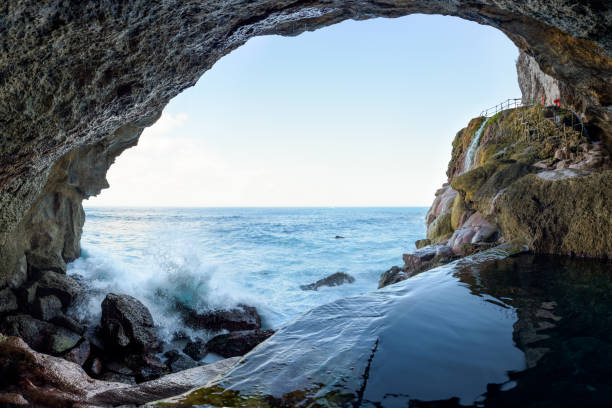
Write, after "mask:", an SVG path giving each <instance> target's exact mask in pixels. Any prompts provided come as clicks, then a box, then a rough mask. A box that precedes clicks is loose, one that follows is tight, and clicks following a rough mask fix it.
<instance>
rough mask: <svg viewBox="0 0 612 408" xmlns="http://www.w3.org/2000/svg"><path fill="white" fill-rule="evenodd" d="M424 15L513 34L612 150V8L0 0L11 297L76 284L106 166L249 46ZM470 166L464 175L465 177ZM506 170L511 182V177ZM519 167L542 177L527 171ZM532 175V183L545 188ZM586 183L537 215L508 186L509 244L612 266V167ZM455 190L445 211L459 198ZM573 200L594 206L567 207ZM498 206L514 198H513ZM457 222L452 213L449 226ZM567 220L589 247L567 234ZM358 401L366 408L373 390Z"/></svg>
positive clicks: (6, 266)
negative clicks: (73, 269) (173, 103)
mask: <svg viewBox="0 0 612 408" xmlns="http://www.w3.org/2000/svg"><path fill="white" fill-rule="evenodd" d="M415 13H421V14H441V15H449V16H456V17H460V18H463V19H466V20H470V21H474V22H476V23H479V24H484V25H489V26H492V27H494V28H496V29H499V30H500V31H502V32H503V33H504V34H506V35H507V36H508V38H509V39H510V40H511V41H512V42H513V43H514V44H515V45H516V46H517V47H518V49H519V50H520V56H519V60H518V63H517V71H518V77H519V84H520V86H521V91H522V94H523V95H522V98H523V101H533V100H538V101H539V100H540V99H541V100H542V104H544V105H552V104H555V103H556V101H557V100H561V101H563V106H564V108H565V109H567V110H569V111H571V112H572V114H573V115H574V116H575V117H577V118H579V120H580V122H581V124H583V126H584V129H585V132H587V133H588V135H589V138H590V139H591V140H593V141H596V142H598V143H600V145H601V146H603V149H607V150H608V151H609V150H612V127H611V126H610V123H612V121H611V120H610V106H612V100H611V97H610V95H611V94H612V92H611V90H612V85H611V84H612V80H611V75H612V74H611V73H612V56H611V55H612V42H611V39H610V34H609V30H610V24H611V22H610V6H609V5H608V4H607V3H606V2H604V1H590V0H589V1H580V2H569V1H564V2H557V3H555V4H550V2H547V1H544V0H538V1H533V2H529V3H528V4H525V3H523V2H516V1H509V0H508V1H505V0H502V1H495V2H491V1H463V0H457V1H444V0H441V1H421V0H416V1H347V2H341V1H334V0H331V1H294V2H290V1H275V2H262V1H255V2H248V3H245V2H232V1H230V2H222V3H216V2H212V3H211V2H202V1H195V0H194V1H189V2H181V1H175V0H170V1H165V2H162V3H154V2H150V1H148V0H136V1H132V2H129V3H126V2H122V1H115V0H111V1H108V2H105V3H99V2H94V1H87V2H71V1H65V0H53V1H51V2H49V4H47V5H46V6H45V7H42V6H40V5H39V4H37V2H34V1H31V0H28V1H12V0H9V1H8V2H6V4H4V5H2V6H0V50H2V52H1V53H0V101H1V102H0V124H1V125H0V128H1V130H2V143H1V145H0V150H1V156H0V166H1V168H2V172H1V173H0V174H1V175H0V203H1V210H0V259H1V260H2V262H1V263H0V290H1V291H2V292H3V293H4V292H6V291H8V292H7V293H9V292H11V291H18V290H20V289H21V288H22V286H23V285H25V284H26V283H27V282H28V281H29V280H30V279H31V277H32V276H37V275H39V274H41V273H42V274H44V273H46V272H47V271H49V272H53V273H57V274H65V272H66V268H67V264H68V263H70V262H72V261H74V260H75V259H77V258H78V257H79V255H80V253H81V249H80V237H81V234H82V228H83V223H84V219H85V214H84V211H83V208H82V201H83V200H84V199H87V198H89V197H91V196H95V195H97V194H99V193H100V191H101V190H102V189H104V188H107V187H108V183H107V181H106V172H107V171H108V169H109V167H110V166H111V165H112V163H113V162H114V160H115V158H116V157H117V156H118V155H119V154H121V152H122V151H124V150H125V149H127V148H129V147H132V146H134V145H135V144H136V143H137V142H138V138H139V137H140V135H141V133H142V132H143V130H144V129H145V128H146V127H148V126H151V125H152V124H153V123H155V121H156V120H157V119H158V118H159V117H160V115H161V112H162V110H163V109H164V107H165V106H166V105H167V104H168V102H169V101H170V100H171V99H172V98H173V97H175V96H176V95H178V94H179V93H180V92H182V91H183V90H185V89H186V88H189V87H191V86H193V85H194V84H195V83H196V82H197V80H198V79H199V78H200V77H201V76H202V75H203V74H204V73H205V72H206V71H207V70H209V69H210V68H211V67H212V66H213V65H214V64H215V62H216V61H218V60H219V59H220V58H222V57H223V56H224V55H226V54H228V53H229V52H231V51H232V50H234V49H236V48H237V47H240V46H241V45H242V44H244V43H245V42H246V41H247V40H248V39H249V38H252V37H255V36H260V35H268V34H279V35H283V36H295V35H299V34H300V33H303V32H305V31H311V30H316V29H318V28H321V27H325V26H329V25H332V24H335V23H338V22H341V21H344V20H348V19H353V20H365V19H371V18H376V17H386V18H394V17H401V16H405V15H410V14H415ZM574 116H572V118H573V117H574ZM485 124H486V122H485ZM480 125H482V121H481V122H478V123H476V122H474V123H472V122H470V124H469V125H468V127H467V128H466V129H471V131H472V132H474V130H475V129H477V128H478V127H479V126H480ZM483 126H484V125H483ZM458 137H459V136H458ZM462 154H465V152H463V153H462ZM483 167H484V166H483ZM455 170H456V169H455ZM455 170H453V169H449V172H450V174H449V179H450V178H454V176H455V173H457V172H456V171H455ZM463 170H465V169H463ZM494 170H495V171H496V172H497V171H499V173H496V174H500V173H501V171H502V170H503V169H502V170H499V169H494ZM511 170H512V171H514V172H515V173H516V174H518V173H520V176H523V175H524V174H526V173H525V169H524V168H523V167H520V166H515V167H512V169H511ZM492 171H493V170H492ZM504 171H505V170H504ZM509 171H510V170H508V171H506V173H503V174H501V175H499V177H507V173H508V172H509ZM457 174H458V173H457ZM451 176H452V177H451ZM532 176H533V177H532V178H531V179H530V182H532V183H536V181H537V183H542V182H541V181H539V180H535V177H536V176H535V175H532ZM583 176H584V177H589V179H588V182H585V183H581V182H580V181H579V182H576V181H575V180H574V181H571V180H570V181H564V182H563V183H565V184H563V185H558V186H555V187H550V188H549V187H546V189H545V188H540V187H539V184H538V187H537V188H539V189H540V190H538V191H539V193H538V194H541V195H543V196H550V195H553V197H552V203H548V202H546V203H544V204H542V198H541V196H538V194H534V197H535V199H534V204H533V205H531V206H523V205H521V204H520V202H519V204H517V200H519V201H520V198H521V197H522V195H523V191H524V190H521V189H520V188H518V187H517V188H516V189H515V190H512V189H511V190H508V191H509V193H508V194H506V196H505V198H504V197H502V199H501V200H499V205H500V206H501V210H500V211H499V217H500V224H501V226H502V230H503V232H504V235H505V236H506V237H507V238H509V239H510V238H512V240H513V241H516V240H520V241H521V242H520V243H521V244H522V245H523V247H525V248H527V249H529V250H531V251H533V252H536V253H545V254H553V255H554V254H557V255H560V254H563V255H567V254H570V255H579V256H586V257H596V258H610V257H612V248H611V247H610V245H612V239H611V238H612V237H611V234H612V228H611V226H610V222H611V221H610V220H611V217H610V213H609V211H610V209H609V208H608V209H606V204H605V203H606V202H609V197H610V195H611V194H612V187H611V184H610V180H611V179H612V175H611V174H610V171H609V170H606V169H604V170H603V171H601V172H598V173H597V174H594V175H593V174H589V175H588V176H586V175H584V174H582V173H581V174H580V177H583ZM481 177H484V176H481ZM486 177H490V174H486ZM551 177H552V176H551ZM465 179H466V178H465V177H464V178H463V179H460V178H457V181H456V182H455V183H454V184H453V185H452V186H453V188H455V187H457V188H460V187H461V184H460V183H464V184H463V185H465V183H468V184H469V183H471V182H472V181H470V180H465ZM544 179H546V178H544ZM555 180H556V179H555ZM502 181H503V180H502ZM525 183H527V182H525ZM520 187H521V188H525V186H524V185H521V186H520ZM444 188H445V189H446V190H445V191H441V192H440V194H439V196H437V198H436V200H438V201H439V202H441V201H442V200H446V199H447V198H448V197H447V196H448V194H447V192H448V187H444ZM504 188H505V187H504ZM465 191H466V194H467V195H466V196H462V197H463V198H462V199H463V200H465V201H469V200H471V199H474V201H476V200H477V198H478V197H477V195H476V192H474V193H473V194H472V192H470V191H469V189H468V188H466V189H465ZM568 196H569V197H580V200H577V201H576V202H573V203H570V204H567V203H566V202H565V201H567V200H568V198H567V197H568ZM454 197H455V196H453V197H452V198H453V199H454ZM466 197H467V198H466ZM517 197H518V198H517ZM555 197H557V200H556V201H555ZM488 200H489V201H487V202H486V203H487V204H496V205H497V204H498V203H497V201H496V200H497V196H495V197H493V198H491V197H488ZM561 201H564V203H563V205H561V204H559V203H560V202H561ZM601 203H603V204H601ZM557 204H559V205H558V207H555V206H556V205H557ZM440 205H442V204H440ZM444 205H446V204H444ZM434 206H436V202H434ZM576 206H579V207H580V206H582V207H580V208H582V209H583V210H582V212H581V211H578V212H577V213H576V214H577V215H576V219H577V220H578V221H579V223H581V226H580V228H578V229H572V228H570V227H567V228H566V225H565V224H563V222H565V221H558V220H559V219H560V218H563V217H562V215H563V214H565V215H566V216H567V215H568V213H571V212H572V211H573V210H574V209H575V207H576ZM592 206H594V207H592ZM551 207H555V208H553V209H552V210H550V211H549V210H548V209H549V208H551ZM543 209H544V210H543ZM529 211H532V212H529ZM547 211H548V212H547ZM534 212H537V213H541V214H542V217H541V218H538V219H537V220H536V221H535V224H534V223H533V222H532V223H530V222H529V220H530V219H532V218H533V214H534ZM434 213H435V211H434ZM516 214H519V215H516ZM560 214H561V215H560ZM592 214H595V216H594V217H593V216H592ZM441 215H442V214H441V213H440V212H437V213H435V214H434V216H433V218H432V219H431V220H428V223H429V224H432V225H434V228H432V229H437V230H436V231H434V232H432V233H431V237H430V236H429V235H430V234H429V232H428V239H432V240H434V241H435V240H436V239H439V238H440V236H442V235H444V233H447V232H448V231H446V230H444V229H443V227H444V226H443V225H442V220H441V218H440V221H439V222H438V220H436V218H438V217H440V216H441ZM551 220H554V221H551ZM452 222H453V221H452V220H451V214H450V213H449V214H448V217H447V218H445V220H444V223H446V224H450V223H452ZM557 223H559V225H562V226H563V228H562V229H563V231H564V233H565V234H566V235H567V236H570V237H571V238H572V240H573V242H567V240H564V239H562V238H558V239H557V236H556V235H555V233H556V232H557V230H555V229H554V226H553V224H555V225H556V224H557ZM455 229H456V228H453V230H455ZM568 231H569V232H568ZM589 231H591V232H590V234H591V235H592V236H589ZM451 232H452V231H451ZM551 236H552V237H553V238H551ZM446 238H448V236H447V237H446ZM574 241H579V242H578V244H575V242H574ZM591 248H592V249H591ZM515 250H516V247H513V248H510V249H508V251H509V252H513V251H515ZM488 261H491V260H490V259H489V260H488ZM423 279H426V278H423ZM427 279H433V280H435V279H436V278H435V277H433V278H427ZM398 291H400V290H399V289H398ZM384 293H390V292H384ZM380 296H385V295H380ZM9 297H10V296H9ZM14 297H15V296H13V298H14ZM15 302H16V301H15ZM8 303H10V302H8ZM9 306H10V305H9ZM9 309H10V307H9ZM9 311H13V310H9ZM396 312H397V310H396V309H395V310H390V311H389V312H388V313H389V314H390V315H393V314H394V313H396ZM3 313H4V311H3ZM533 313H536V314H537V311H533ZM315 314H316V313H315ZM529 316H530V317H529V318H531V315H529ZM369 318H371V316H367V314H364V319H369ZM527 320H529V319H527ZM313 327H316V324H313ZM286 335H287V336H290V333H286ZM519 337H520V336H519ZM266 344H267V343H266ZM11 347H13V348H11ZM378 347H379V343H378V340H376V341H374V342H371V344H370V343H368V344H361V345H360V348H359V350H360V351H361V352H363V353H365V354H367V353H369V352H371V353H372V355H371V357H370V359H369V360H368V364H367V365H366V367H365V370H366V371H365V373H364V374H363V378H366V379H367V377H368V375H369V374H368V373H369V370H370V363H372V361H373V358H374V354H375V353H376V352H377V350H378ZM18 349H19V346H16V345H15V344H11V345H10V347H9V350H10V352H15V350H18ZM264 349H265V347H264ZM362 349H363V350H362ZM274 352H278V350H276V351H275V350H272V353H274ZM36 358H42V359H43V360H44V357H36ZM260 358H262V357H261V355H257V356H254V357H253V360H251V365H247V366H246V368H245V369H244V370H243V371H244V372H245V373H246V374H237V376H238V377H237V378H238V380H239V379H240V375H247V376H248V375H249V370H251V366H252V365H255V366H256V365H257V364H258V359H260ZM253 361H254V362H253ZM75 375H76V374H75ZM79 375H80V374H79ZM77 377H78V375H77ZM72 378H73V379H74V382H78V381H81V380H82V379H81V378H80V377H79V378H76V377H72ZM55 381H56V382H55V386H56V387H57V388H62V387H67V389H70V385H69V384H70V381H71V380H66V381H63V380H62V378H61V375H60V376H59V379H58V377H56V378H55ZM233 381H236V378H234V379H233ZM230 382H231V381H230ZM220 384H222V385H223V386H225V385H227V384H228V382H227V381H226V383H220ZM276 385H277V384H273V386H276ZM364 387H365V386H364ZM357 389H359V387H357ZM217 391H218V390H217ZM222 391H223V390H222ZM71 392H72V391H71ZM83 392H85V394H83ZM83 392H81V393H80V394H79V392H76V394H78V397H77V398H76V399H77V400H81V401H86V400H87V395H89V394H88V393H91V390H85V391H83ZM215 392H216V391H215ZM223 392H225V391H223ZM490 392H493V391H490ZM230 394H231V393H230ZM165 396H167V395H165ZM235 397H236V395H234V394H231V395H229V396H227V398H230V399H231V398H235ZM303 397H304V396H303V395H301V394H300V395H283V398H284V399H282V400H279V401H276V400H274V401H267V402H266V404H268V405H271V406H275V405H279V406H282V405H283V404H289V405H291V404H292V401H293V402H295V401H296V398H298V399H299V398H303ZM202 398H203V400H204V401H209V400H210V399H207V398H209V396H208V395H206V396H202V395H198V396H197V398H196V399H195V401H200V400H202ZM355 398H357V399H356V401H357V405H360V404H361V403H362V401H363V398H364V395H363V390H361V393H360V392H359V391H357V393H356V397H355ZM185 401H188V400H184V401H183V403H184V402H185ZM351 401H353V400H351ZM351 403H353V402H351ZM455 403H457V401H455ZM448 406H453V405H448Z"/></svg>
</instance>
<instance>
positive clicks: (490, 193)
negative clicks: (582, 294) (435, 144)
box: [427, 105, 612, 258]
mask: <svg viewBox="0 0 612 408" xmlns="http://www.w3.org/2000/svg"><path fill="white" fill-rule="evenodd" d="M485 120H487V122H486V124H485V125H484V129H483V130H481V131H482V135H481V139H480V141H479V142H478V144H477V149H476V151H475V153H474V157H473V160H472V165H471V167H470V168H465V167H466V166H467V163H469V162H470V160H467V161H466V160H465V158H466V155H467V154H468V149H469V147H470V145H471V144H472V142H473V140H474V137H475V134H476V133H477V130H478V129H479V128H480V127H481V125H482V124H483V122H484V121H485ZM610 170H612V162H611V160H610V154H609V152H608V150H607V149H606V147H605V145H603V144H602V143H600V142H597V141H594V140H591V139H590V138H589V135H588V133H587V131H586V129H585V127H584V126H583V125H582V123H581V122H580V121H579V120H578V118H577V117H575V116H574V114H573V113H572V112H571V111H569V110H565V109H560V108H557V107H544V106H541V105H531V106H527V107H521V108H516V109H508V110H504V111H502V112H499V113H497V114H496V115H494V116H493V117H491V118H488V119H486V118H484V117H480V118H475V119H472V120H471V121H470V122H469V124H468V126H467V127H466V128H465V129H462V130H461V131H459V132H458V133H457V135H456V137H455V139H454V141H453V149H452V153H451V160H450V163H449V165H448V171H447V175H448V183H447V184H445V185H444V186H443V188H442V189H441V190H439V191H438V192H437V193H436V199H435V201H434V204H433V205H432V207H431V209H430V211H429V213H428V217H427V223H428V230H427V238H428V239H429V240H430V241H431V242H432V243H446V244H448V245H449V246H451V248H452V249H453V252H454V253H455V254H457V255H459V254H462V253H465V251H466V248H464V247H470V248H471V247H472V246H473V245H475V244H487V243H493V242H498V243H499V242H503V241H506V240H513V241H517V242H520V243H524V244H526V245H527V246H528V247H529V248H530V249H532V250H534V251H536V252H543V253H553V254H573V255H579V256H588V257H602V258H611V257H612V207H610V205H609V203H610V202H612V171H610ZM433 215H435V216H433ZM492 228H495V229H497V233H496V234H494V233H490V232H491V231H492V230H491V229H492ZM485 230H486V231H487V233H486V234H485V233H483V232H482V231H485ZM485 237H486V239H485ZM482 246H483V248H484V247H487V245H482Z"/></svg>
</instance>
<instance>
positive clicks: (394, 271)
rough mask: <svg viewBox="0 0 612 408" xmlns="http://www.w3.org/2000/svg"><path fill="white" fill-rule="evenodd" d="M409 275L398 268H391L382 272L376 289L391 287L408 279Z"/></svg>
mask: <svg viewBox="0 0 612 408" xmlns="http://www.w3.org/2000/svg"><path fill="white" fill-rule="evenodd" d="M408 277H409V275H407V274H406V271H404V270H403V269H402V268H400V267H398V266H392V267H391V269H389V270H388V271H385V272H383V274H382V275H380V279H379V280H378V289H380V288H384V287H385V286H388V285H392V284H394V283H397V282H401V281H403V280H405V279H408Z"/></svg>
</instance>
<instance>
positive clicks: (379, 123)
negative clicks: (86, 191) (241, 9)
mask: <svg viewBox="0 0 612 408" xmlns="http://www.w3.org/2000/svg"><path fill="white" fill-rule="evenodd" d="M517 57H518V50H517V48H516V46H514V44H513V43H512V42H511V41H510V40H509V39H508V38H507V37H506V36H505V35H504V34H503V33H501V32H500V31H498V30H496V29H494V28H491V27H488V26H482V25H479V24H476V23H473V22H469V21H465V20H461V19H458V18H455V17H444V16H427V15H411V16H407V17H402V18H397V19H380V18H379V19H373V20H368V21H359V22H356V21H345V22H343V23H340V24H336V25H334V26H331V27H327V28H324V29H320V30H317V31H315V32H308V33H304V34H301V35H299V36H297V37H280V36H265V37H257V38H254V39H251V40H249V41H248V42H247V43H246V44H245V45H244V46H242V47H240V48H238V49H236V50H235V51H233V52H232V53H231V54H229V55H227V56H225V57H224V58H222V59H221V60H220V61H218V62H217V63H216V64H215V65H214V66H213V68H212V69H210V70H209V71H208V72H206V73H205V74H204V75H203V76H202V77H201V78H200V80H199V81H198V83H197V84H196V85H195V86H194V87H192V88H189V89H187V90H185V91H184V92H183V93H181V94H180V95H178V96H177V97H175V98H174V99H173V100H172V101H171V102H170V103H169V104H168V106H167V107H166V108H165V110H164V112H163V114H162V116H161V118H160V119H159V121H158V122H156V123H155V124H154V125H153V126H151V127H149V128H147V129H145V131H144V132H143V134H142V136H141V138H140V141H139V143H138V146H136V147H133V148H131V149H129V150H127V151H125V152H124V153H123V154H122V155H121V156H120V157H118V159H117V160H116V162H115V164H114V165H113V166H112V167H111V168H110V170H109V172H108V176H107V178H108V181H109V184H110V188H109V189H108V190H104V191H103V192H102V193H101V194H100V195H99V196H98V197H95V198H91V199H89V200H88V201H86V202H85V203H84V204H85V206H86V207H87V206H136V207H139V206H140V207H154V206H168V207H222V206H237V207H243V206H428V205H430V204H431V202H432V201H433V198H434V192H435V191H436V189H438V188H439V187H440V185H441V184H442V183H444V182H445V181H446V175H445V172H446V167H447V164H448V160H449V159H450V151H451V142H452V140H453V138H454V136H455V134H456V132H457V131H459V130H460V129H462V128H463V127H465V126H466V125H467V123H468V122H469V120H470V119H471V118H473V117H476V116H478V114H479V113H480V112H481V111H482V110H483V109H485V108H488V107H491V106H493V105H496V104H497V103H499V102H501V101H503V100H506V99H508V98H516V97H520V90H519V87H518V83H517V78H516V69H515V61H516V59H517Z"/></svg>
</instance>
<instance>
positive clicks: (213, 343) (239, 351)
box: [206, 330, 274, 358]
mask: <svg viewBox="0 0 612 408" xmlns="http://www.w3.org/2000/svg"><path fill="white" fill-rule="evenodd" d="M273 334H274V330H250V331H240V332H232V333H228V334H220V335H218V336H215V337H213V338H212V339H211V340H209V341H208V343H206V348H207V349H208V350H209V351H211V352H213V353H216V354H219V355H220V356H222V357H225V358H228V357H237V356H242V355H244V354H246V353H248V352H249V351H251V350H252V349H254V348H255V346H257V345H258V344H259V343H261V342H263V341H265V340H266V339H267V338H268V337H270V336H272V335H273Z"/></svg>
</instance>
